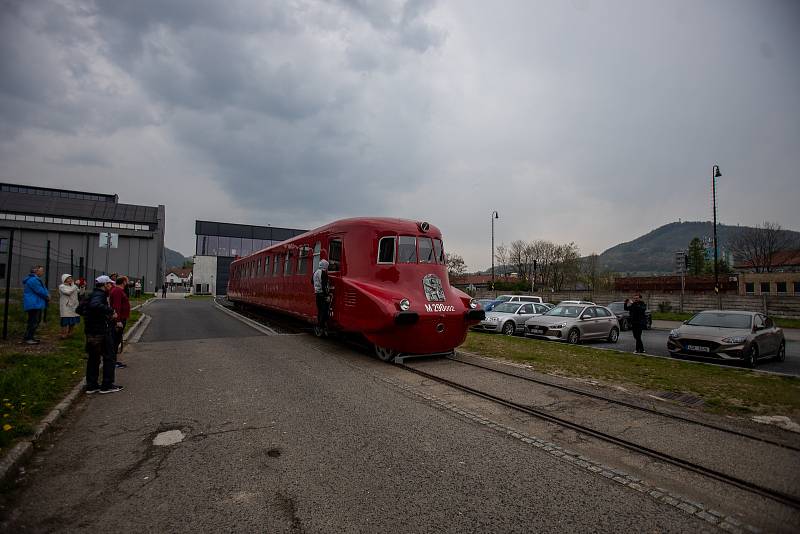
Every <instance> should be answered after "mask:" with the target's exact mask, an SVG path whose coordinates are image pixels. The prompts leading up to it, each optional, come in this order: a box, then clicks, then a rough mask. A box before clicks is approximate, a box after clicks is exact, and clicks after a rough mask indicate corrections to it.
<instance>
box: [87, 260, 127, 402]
mask: <svg viewBox="0 0 800 534" xmlns="http://www.w3.org/2000/svg"><path fill="white" fill-rule="evenodd" d="M113 287H114V283H113V282H112V281H111V278H109V277H108V276H100V277H98V278H97V280H95V285H94V291H92V294H91V295H89V297H88V299H87V300H86V301H84V302H82V303H81V304H80V305H79V306H78V308H79V310H80V311H81V315H83V316H84V318H85V326H84V330H85V332H86V355H87V356H88V358H87V361H86V393H90V394H91V393H97V392H98V391H99V392H100V393H115V392H117V391H120V390H121V389H122V386H118V385H116V384H114V369H115V367H116V366H115V361H114V360H115V354H114V352H113V351H111V350H109V347H111V345H112V342H111V338H110V336H111V328H112V325H113V324H114V323H113V321H115V320H116V317H117V314H116V313H115V312H114V309H113V308H111V306H109V305H108V294H109V292H111V289H112V288H113ZM101 359H102V360H103V382H102V384H98V383H97V382H98V378H99V375H100V360H101Z"/></svg>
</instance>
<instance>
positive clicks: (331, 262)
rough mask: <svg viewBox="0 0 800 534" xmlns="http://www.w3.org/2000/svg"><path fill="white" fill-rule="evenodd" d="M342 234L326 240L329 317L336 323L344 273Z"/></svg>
mask: <svg viewBox="0 0 800 534" xmlns="http://www.w3.org/2000/svg"><path fill="white" fill-rule="evenodd" d="M343 237H344V236H343V235H342V234H335V235H331V236H330V237H329V238H328V288H329V291H330V295H331V297H330V303H331V304H330V317H331V319H333V322H334V323H338V321H337V318H338V313H337V312H338V310H339V309H340V306H341V301H342V295H343V293H342V289H343V288H342V284H341V277H342V273H343V272H344V239H343Z"/></svg>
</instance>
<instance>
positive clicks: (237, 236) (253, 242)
mask: <svg viewBox="0 0 800 534" xmlns="http://www.w3.org/2000/svg"><path fill="white" fill-rule="evenodd" d="M305 232H307V230H300V229H296V228H278V227H274V226H253V225H249V224H233V223H223V222H212V221H195V232H194V233H195V255H194V266H193V268H192V291H193V292H194V293H198V294H212V295H224V294H225V292H226V290H227V288H228V271H229V269H230V265H231V262H232V261H233V260H234V258H236V257H240V256H247V255H249V254H252V253H253V252H255V251H257V250H261V249H263V248H266V247H269V246H272V245H275V244H277V243H280V242H281V241H286V240H287V239H291V238H292V237H294V236H297V235H300V234H302V233H305Z"/></svg>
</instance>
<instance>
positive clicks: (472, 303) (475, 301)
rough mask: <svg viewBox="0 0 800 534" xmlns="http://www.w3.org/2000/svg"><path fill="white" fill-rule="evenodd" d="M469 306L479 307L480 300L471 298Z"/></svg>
mask: <svg viewBox="0 0 800 534" xmlns="http://www.w3.org/2000/svg"><path fill="white" fill-rule="evenodd" d="M469 307H470V308H472V309H473V310H474V309H475V308H477V307H478V301H477V300H475V299H470V301H469Z"/></svg>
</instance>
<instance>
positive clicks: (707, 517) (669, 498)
mask: <svg viewBox="0 0 800 534" xmlns="http://www.w3.org/2000/svg"><path fill="white" fill-rule="evenodd" d="M379 379H380V380H381V381H383V382H385V383H387V384H390V385H391V386H393V387H396V388H398V389H401V390H403V391H405V392H407V393H410V394H411V395H414V396H416V397H420V398H422V399H424V400H425V401H427V402H428V403H429V404H430V405H432V406H434V407H435V408H438V409H440V410H444V411H449V412H451V413H454V414H456V415H457V416H458V417H461V418H463V419H466V420H468V421H470V422H473V423H477V424H480V425H483V426H485V427H487V428H490V429H492V430H495V431H497V432H500V433H501V434H505V435H506V436H508V437H511V438H513V439H516V440H518V441H521V442H523V443H525V444H526V445H530V446H532V447H536V448H537V449H541V450H543V451H545V452H547V453H549V454H551V455H552V456H555V457H556V458H559V459H560V460H562V461H564V462H567V463H570V464H572V465H574V466H575V467H577V468H579V469H583V470H585V471H588V472H589V473H592V474H593V475H599V476H602V477H604V478H607V479H608V480H610V481H612V482H615V483H617V484H620V485H622V486H626V487H628V488H630V489H631V490H633V491H638V492H639V493H644V494H646V495H648V496H649V497H650V498H652V499H654V500H656V501H658V502H660V503H662V504H667V505H669V506H672V507H674V508H677V509H679V510H681V511H682V512H684V513H687V514H689V515H691V516H694V517H696V518H697V519H699V520H701V521H704V522H706V523H708V524H711V525H714V526H716V527H718V528H721V529H723V530H725V531H727V532H734V533H744V532H753V533H759V532H762V530H761V529H759V528H757V527H754V526H752V525H745V524H743V523H742V522H741V521H739V520H738V519H736V518H735V517H733V516H730V515H725V514H723V513H722V512H719V511H717V510H714V509H711V508H709V507H708V506H706V505H704V504H703V503H699V502H696V501H693V500H691V499H689V498H687V497H684V496H682V495H679V494H676V493H672V492H670V491H668V490H666V489H663V488H660V487H656V486H653V485H651V484H649V483H648V482H646V481H643V480H641V479H639V478H636V477H634V476H632V475H629V474H627V473H625V472H624V471H621V470H619V469H616V468H613V467H609V466H607V465H604V464H602V463H600V462H597V461H595V460H593V459H591V458H588V457H586V456H583V455H581V454H578V453H577V452H575V451H572V450H570V449H565V448H563V447H561V446H559V445H556V444H555V443H551V442H549V441H546V440H543V439H541V438H537V437H536V436H531V435H528V434H525V433H524V432H521V431H519V430H516V429H514V428H511V427H508V426H505V425H502V424H499V423H496V422H494V421H491V420H489V419H486V418H484V417H483V416H481V415H478V414H476V413H473V412H470V411H469V410H464V409H463V408H461V407H459V406H456V405H455V404H453V403H450V402H448V401H445V400H442V399H440V398H439V397H436V396H435V395H431V394H429V393H425V392H422V391H419V390H418V389H416V388H415V387H414V386H410V385H408V384H404V383H402V382H399V381H397V380H395V379H392V378H385V377H379Z"/></svg>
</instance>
